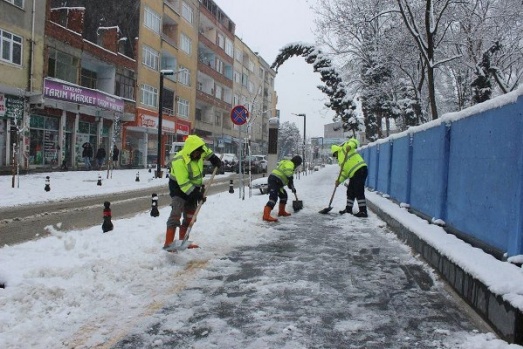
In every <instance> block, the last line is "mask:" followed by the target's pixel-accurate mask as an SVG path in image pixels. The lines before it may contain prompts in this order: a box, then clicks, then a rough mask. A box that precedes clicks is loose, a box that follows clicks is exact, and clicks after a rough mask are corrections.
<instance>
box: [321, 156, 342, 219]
mask: <svg viewBox="0 0 523 349" xmlns="http://www.w3.org/2000/svg"><path fill="white" fill-rule="evenodd" d="M348 153H349V152H348V149H347V151H346V152H345V159H343V163H342V164H341V166H340V172H339V173H338V177H336V179H340V176H341V172H343V166H345V162H347V159H348V156H347V154H348ZM336 188H338V186H335V187H334V190H333V191H332V195H331V199H330V201H329V207H325V208H324V209H323V210H321V211H320V212H319V213H321V214H327V213H329V212H330V211H331V210H332V206H331V205H332V200H334V194H336Z"/></svg>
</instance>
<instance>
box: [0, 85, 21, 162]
mask: <svg viewBox="0 0 523 349" xmlns="http://www.w3.org/2000/svg"><path fill="white" fill-rule="evenodd" d="M24 109H25V108H24V98H23V97H19V96H14V95H10V94H4V93H0V166H6V165H8V164H11V163H12V158H11V157H12V144H13V143H14V142H16V141H17V139H18V138H19V136H20V138H21V139H23V137H22V136H23V134H21V133H19V132H18V130H21V129H22V128H23V125H22V124H23V116H24ZM19 160H20V161H22V159H19Z"/></svg>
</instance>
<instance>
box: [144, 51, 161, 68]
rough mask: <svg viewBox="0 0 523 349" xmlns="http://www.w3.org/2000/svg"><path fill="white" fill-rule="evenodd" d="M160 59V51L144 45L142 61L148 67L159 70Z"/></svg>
mask: <svg viewBox="0 0 523 349" xmlns="http://www.w3.org/2000/svg"><path fill="white" fill-rule="evenodd" d="M159 60H160V54H159V53H158V51H156V50H153V49H152V48H150V47H149V46H143V49H142V63H143V64H145V65H146V66H147V67H149V68H151V69H154V70H158V62H159Z"/></svg>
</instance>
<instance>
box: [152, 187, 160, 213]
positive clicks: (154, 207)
mask: <svg viewBox="0 0 523 349" xmlns="http://www.w3.org/2000/svg"><path fill="white" fill-rule="evenodd" d="M159 215H160V211H158V195H157V194H156V193H153V197H152V199H151V217H158V216H159Z"/></svg>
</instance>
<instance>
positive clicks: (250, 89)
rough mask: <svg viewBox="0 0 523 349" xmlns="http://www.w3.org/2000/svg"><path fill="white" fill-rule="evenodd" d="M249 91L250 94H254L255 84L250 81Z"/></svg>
mask: <svg viewBox="0 0 523 349" xmlns="http://www.w3.org/2000/svg"><path fill="white" fill-rule="evenodd" d="M247 90H249V93H254V83H253V82H252V81H249V83H248V86H247Z"/></svg>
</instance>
